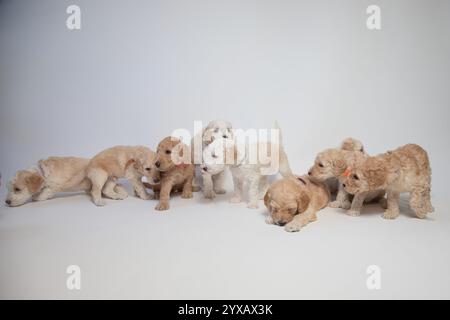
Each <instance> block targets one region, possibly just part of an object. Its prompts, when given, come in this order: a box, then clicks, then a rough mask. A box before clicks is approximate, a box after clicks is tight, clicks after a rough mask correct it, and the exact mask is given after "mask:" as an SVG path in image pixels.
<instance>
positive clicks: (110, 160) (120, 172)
mask: <svg viewBox="0 0 450 320" xmlns="http://www.w3.org/2000/svg"><path fill="white" fill-rule="evenodd" d="M155 158H156V154H155V152H153V151H152V150H150V149H149V148H146V147H142V146H116V147H112V148H109V149H106V150H103V151H102V152H100V153H99V154H97V155H96V156H95V157H94V158H92V159H91V161H90V163H89V165H88V168H87V176H88V178H89V179H90V180H91V182H92V190H91V195H92V201H93V202H94V203H95V204H96V205H97V206H103V205H105V201H104V200H103V199H102V189H103V191H104V192H105V191H106V192H107V193H108V196H109V197H110V198H112V199H115V200H122V199H125V198H126V197H128V193H127V191H126V190H125V189H123V188H122V189H120V190H116V192H115V191H114V190H112V189H110V186H111V185H109V184H108V183H107V181H108V180H112V181H115V180H117V179H118V178H126V179H128V180H129V181H130V182H131V184H132V185H133V189H134V192H135V193H136V195H137V196H138V197H139V198H141V199H144V200H148V199H151V195H150V194H148V193H147V191H146V190H145V187H144V185H143V183H142V177H143V176H145V177H147V179H149V180H150V181H151V182H152V183H157V182H159V172H158V171H157V170H156V168H155Z"/></svg>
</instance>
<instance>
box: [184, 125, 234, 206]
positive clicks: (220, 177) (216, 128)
mask: <svg viewBox="0 0 450 320" xmlns="http://www.w3.org/2000/svg"><path fill="white" fill-rule="evenodd" d="M233 137H234V136H233V127H232V125H231V123H230V122H228V121H225V120H213V121H210V122H209V123H208V125H207V126H206V127H205V128H204V129H203V131H202V133H201V146H202V149H201V150H202V152H199V153H198V154H194V155H193V159H194V161H195V163H201V162H203V158H202V157H203V150H205V148H206V147H207V146H208V145H209V144H211V143H212V142H213V141H218V140H220V139H233ZM196 138H197V139H198V138H199V137H196ZM196 138H194V139H193V140H192V143H191V147H192V146H194V143H195V139H196ZM192 151H193V153H194V152H195V149H194V148H192ZM203 168H205V167H203ZM200 172H201V175H202V180H203V195H204V196H205V198H207V199H213V198H214V197H215V196H216V194H224V193H225V188H224V182H225V170H222V171H220V172H218V173H216V174H212V173H210V172H207V169H206V170H201V171H200ZM196 187H197V185H195V186H194V188H196Z"/></svg>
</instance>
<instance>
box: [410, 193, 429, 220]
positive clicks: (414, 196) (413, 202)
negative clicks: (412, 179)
mask: <svg viewBox="0 0 450 320" xmlns="http://www.w3.org/2000/svg"><path fill="white" fill-rule="evenodd" d="M409 205H410V206H411V209H412V210H413V211H414V213H415V214H416V216H417V217H418V218H420V219H424V218H425V217H426V216H427V207H426V200H425V191H424V190H420V189H416V190H413V191H412V192H411V198H410V200H409Z"/></svg>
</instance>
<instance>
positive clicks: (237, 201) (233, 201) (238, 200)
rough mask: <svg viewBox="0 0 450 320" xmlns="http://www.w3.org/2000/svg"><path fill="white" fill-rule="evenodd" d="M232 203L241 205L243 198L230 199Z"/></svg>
mask: <svg viewBox="0 0 450 320" xmlns="http://www.w3.org/2000/svg"><path fill="white" fill-rule="evenodd" d="M230 202H231V203H240V202H242V199H241V197H237V196H234V197H232V198H231V199H230Z"/></svg>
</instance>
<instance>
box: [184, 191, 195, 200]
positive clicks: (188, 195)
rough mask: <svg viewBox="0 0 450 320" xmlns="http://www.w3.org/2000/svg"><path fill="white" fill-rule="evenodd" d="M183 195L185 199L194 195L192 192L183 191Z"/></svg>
mask: <svg viewBox="0 0 450 320" xmlns="http://www.w3.org/2000/svg"><path fill="white" fill-rule="evenodd" d="M181 197H182V198H183V199H191V198H192V197H193V195H192V192H183V193H182V194H181Z"/></svg>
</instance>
